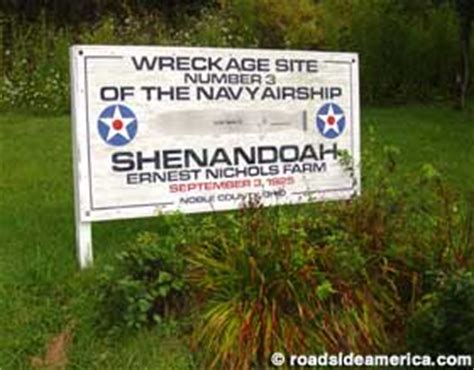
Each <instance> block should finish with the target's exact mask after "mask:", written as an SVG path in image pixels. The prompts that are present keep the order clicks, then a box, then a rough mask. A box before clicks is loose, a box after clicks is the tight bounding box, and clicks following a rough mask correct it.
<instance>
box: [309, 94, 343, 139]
mask: <svg viewBox="0 0 474 370" xmlns="http://www.w3.org/2000/svg"><path fill="white" fill-rule="evenodd" d="M316 126H317V127H318V130H319V132H320V133H321V135H323V136H324V137H326V138H328V139H334V138H336V137H338V136H339V135H341V133H342V132H343V131H344V128H345V127H346V117H345V116H344V112H343V111H342V108H341V107H340V106H339V105H337V104H335V103H326V104H324V105H323V106H322V107H321V108H319V110H318V113H317V114H316Z"/></svg>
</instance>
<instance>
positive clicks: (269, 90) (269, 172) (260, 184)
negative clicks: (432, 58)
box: [70, 45, 360, 264]
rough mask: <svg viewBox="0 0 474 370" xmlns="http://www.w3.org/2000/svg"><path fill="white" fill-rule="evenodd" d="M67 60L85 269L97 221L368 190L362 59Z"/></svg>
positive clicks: (301, 55)
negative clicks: (362, 139)
mask: <svg viewBox="0 0 474 370" xmlns="http://www.w3.org/2000/svg"><path fill="white" fill-rule="evenodd" d="M70 58H71V78H72V81H71V84H72V88H71V90H72V111H73V126H74V127H73V140H74V153H73V154H74V166H75V189H76V218H77V223H78V225H77V228H78V229H79V230H80V229H82V230H83V231H82V233H81V235H78V238H79V239H81V238H82V242H81V240H79V241H80V243H79V244H81V243H82V244H88V245H89V246H88V247H86V248H85V249H87V250H89V252H87V253H82V257H81V259H82V264H87V261H90V260H91V258H92V255H91V247H90V241H88V240H89V239H90V238H89V237H88V236H87V235H86V234H87V232H84V230H85V229H87V227H89V228H90V224H89V223H90V222H93V221H100V220H112V219H123V218H135V217H147V216H154V215H157V214H160V213H167V212H174V211H180V212H184V213H191V212H208V211H219V210H230V209H236V208H239V207H241V206H242V204H243V203H245V202H247V201H249V200H251V199H259V201H260V202H261V203H262V204H263V205H265V206H270V205H277V204H297V203H303V202H312V201H322V200H336V199H347V198H349V197H352V196H354V195H356V194H358V193H359V192H360V181H359V161H360V143H359V77H358V56H357V54H353V53H326V52H313V51H290V50H255V49H219V48H183V47H138V46H136V47H135V46H81V45H77V46H73V47H72V48H71V49H70ZM343 153H347V154H346V155H344V154H343ZM344 156H345V157H346V158H347V157H349V158H350V159H351V160H352V162H353V170H352V171H348V170H347V168H346V167H345V166H344V165H343V164H342V163H341V159H342V157H344ZM87 225H89V226H87ZM89 234H90V232H89ZM84 235H86V236H85V237H84ZM84 240H85V241H84ZM82 249H84V248H82Z"/></svg>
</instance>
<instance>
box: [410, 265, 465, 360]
mask: <svg viewBox="0 0 474 370" xmlns="http://www.w3.org/2000/svg"><path fill="white" fill-rule="evenodd" d="M407 342H408V343H407V345H408V349H409V350H411V351H413V352H418V353H429V354H440V353H442V354H469V355H474V272H473V271H458V272H457V273H455V274H453V275H446V274H442V273H441V274H438V279H437V284H436V289H435V290H434V291H432V292H430V293H428V294H427V295H425V296H424V297H423V299H422V300H421V301H420V304H419V307H418V309H417V311H416V312H415V314H414V315H413V317H412V318H411V320H410V325H409V331H408V340H407Z"/></svg>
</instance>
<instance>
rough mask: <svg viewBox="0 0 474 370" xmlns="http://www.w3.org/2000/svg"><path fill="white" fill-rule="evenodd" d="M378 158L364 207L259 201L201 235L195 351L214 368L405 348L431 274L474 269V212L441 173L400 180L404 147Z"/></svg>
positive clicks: (195, 262)
mask: <svg viewBox="0 0 474 370" xmlns="http://www.w3.org/2000/svg"><path fill="white" fill-rule="evenodd" d="M373 149H374V148H368V149H366V150H365V151H364V154H363V158H364V160H363V163H365V167H364V171H363V173H364V174H365V175H364V181H365V187H364V189H365V191H364V193H363V194H362V196H360V197H358V198H355V199H352V200H350V201H347V202H339V203H325V204H316V205H306V206H298V208H293V207H278V208H271V209H263V208H261V207H260V206H259V205H258V204H252V205H251V206H250V207H248V208H245V209H242V210H241V211H239V212H238V213H227V214H224V215H220V216H208V217H206V219H205V221H204V222H203V223H202V224H201V227H200V228H199V229H195V230H194V231H195V232H196V234H195V236H194V237H193V238H192V239H189V240H187V241H186V243H187V244H188V245H189V248H188V249H187V250H188V253H189V257H188V258H187V259H188V264H189V269H190V270H189V272H188V278H187V280H188V281H189V284H190V286H191V287H192V289H193V290H194V291H195V292H196V294H197V296H199V300H198V302H199V305H198V306H197V311H196V316H195V317H196V319H195V322H196V326H195V328H194V334H193V339H194V342H193V344H194V346H196V347H197V348H199V353H200V354H201V356H202V359H201V360H202V361H203V363H204V364H205V366H206V367H207V368H226V369H239V368H252V367H263V366H264V365H265V363H266V361H267V360H268V356H269V354H270V353H271V352H273V351H282V352H287V353H294V352H295V351H296V352H308V353H310V352H312V353H315V352H320V351H328V352H357V353H377V352H379V353H384V352H387V351H391V352H394V351H402V350H403V349H404V348H405V341H404V340H405V335H406V329H407V323H408V317H409V316H410V314H411V313H412V312H413V311H414V310H415V308H416V307H417V304H418V302H419V301H420V299H421V297H423V296H424V294H425V293H426V291H427V290H428V289H430V288H429V282H430V279H429V277H428V276H427V275H426V271H434V270H436V271H445V273H447V274H448V273H450V272H452V271H456V270H459V269H460V268H471V269H472V267H473V266H474V252H473V246H474V237H473V232H472V230H474V228H473V225H472V220H473V217H472V211H473V210H474V208H472V209H471V207H469V205H468V203H467V202H465V201H464V200H463V198H461V197H459V196H458V195H457V194H456V193H455V192H453V191H452V190H450V189H449V188H448V187H447V186H446V184H444V183H443V182H442V180H441V176H440V175H439V173H438V172H437V171H436V169H435V168H433V167H432V166H431V165H429V164H425V165H424V166H423V167H422V169H421V170H420V171H419V173H418V174H417V175H415V176H414V175H410V176H408V177H407V178H403V179H402V180H401V179H400V177H399V176H400V175H397V174H396V172H397V171H396V170H397V156H398V150H396V149H395V148H392V147H385V148H384V149H383V152H384V153H385V154H384V156H385V158H386V160H385V161H382V162H380V161H379V160H375V159H373V158H374V157H375V158H376V157H377V156H375V155H374V151H373Z"/></svg>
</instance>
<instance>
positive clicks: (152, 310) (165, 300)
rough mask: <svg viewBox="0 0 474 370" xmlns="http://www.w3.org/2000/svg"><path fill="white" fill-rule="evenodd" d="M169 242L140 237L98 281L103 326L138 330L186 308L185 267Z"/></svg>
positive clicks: (178, 253)
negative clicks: (102, 311)
mask: <svg viewBox="0 0 474 370" xmlns="http://www.w3.org/2000/svg"><path fill="white" fill-rule="evenodd" d="M179 248H180V245H179V244H177V243H175V240H174V239H172V238H159V237H158V236H157V235H156V234H152V233H143V234H141V235H140V236H139V237H138V239H137V241H136V242H135V243H134V244H132V245H131V247H129V248H128V249H127V250H126V251H124V252H121V253H120V254H119V255H118V256H117V264H116V265H115V266H110V265H109V266H107V267H106V268H105V270H104V272H103V273H102V275H101V278H100V284H99V285H100V292H101V301H102V307H103V310H104V321H105V322H104V323H105V326H112V327H114V326H115V327H117V328H120V327H123V326H126V327H131V328H140V327H144V326H150V325H152V324H155V323H161V322H162V321H163V320H164V319H166V320H170V319H173V318H174V317H176V316H177V315H178V314H180V313H182V312H183V311H184V310H185V309H186V307H187V303H186V295H187V292H188V288H187V285H186V283H185V281H184V270H185V263H184V260H183V258H182V254H181V253H180V251H179Z"/></svg>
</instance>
